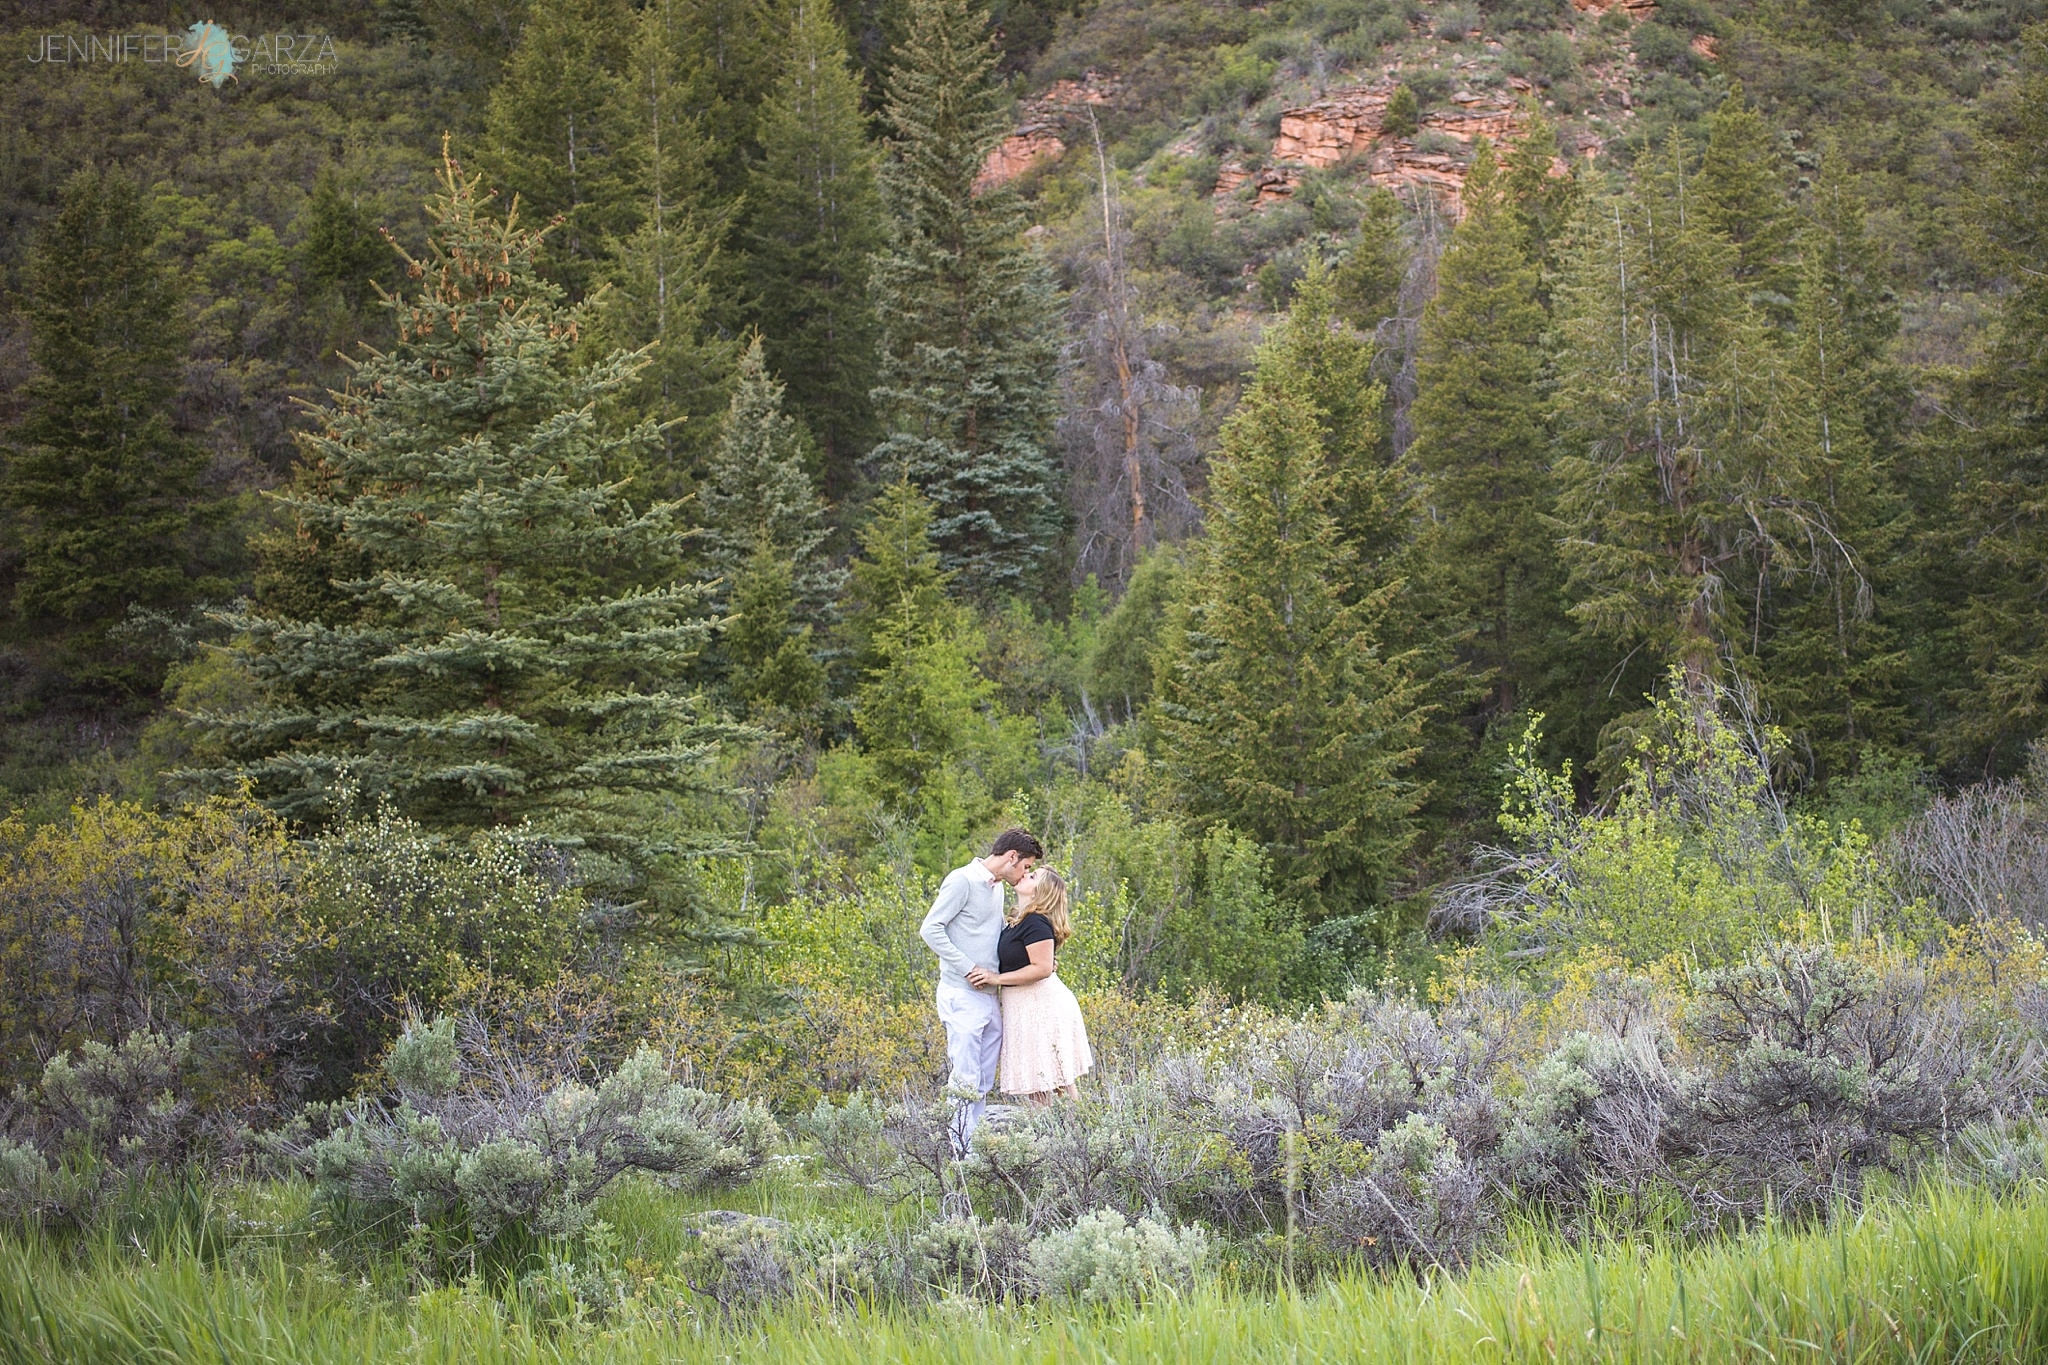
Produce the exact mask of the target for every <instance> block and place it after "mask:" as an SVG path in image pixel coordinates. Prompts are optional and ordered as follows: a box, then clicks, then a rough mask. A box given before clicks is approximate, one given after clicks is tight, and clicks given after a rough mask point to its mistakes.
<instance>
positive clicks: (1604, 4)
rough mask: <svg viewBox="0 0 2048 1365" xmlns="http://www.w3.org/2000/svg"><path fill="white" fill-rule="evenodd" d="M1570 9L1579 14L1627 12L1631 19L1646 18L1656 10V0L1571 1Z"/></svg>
mask: <svg viewBox="0 0 2048 1365" xmlns="http://www.w3.org/2000/svg"><path fill="white" fill-rule="evenodd" d="M1572 8H1573V9H1575V10H1577V11H1579V12H1580V13H1581V14H1605V13H1607V11H1609V10H1611V9H1623V10H1627V11H1628V17H1629V18H1631V19H1642V18H1645V17H1647V16H1648V15H1649V14H1650V13H1651V12H1652V11H1654V10H1655V9H1656V8H1657V0H1572Z"/></svg>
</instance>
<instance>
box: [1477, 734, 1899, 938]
mask: <svg viewBox="0 0 2048 1365" xmlns="http://www.w3.org/2000/svg"><path fill="white" fill-rule="evenodd" d="M1655 714H1656V724H1655V725H1654V726H1653V727H1652V730H1651V732H1650V734H1648V735H1646V736H1645V737H1643V738H1641V739H1639V740H1638V742H1637V747H1636V750H1635V752H1634V754H1633V755H1632V756H1631V757H1630V759H1629V762H1628V766H1627V776H1626V778H1625V780H1624V781H1623V783H1622V785H1621V787H1620V789H1619V790H1618V791H1617V792H1616V793H1615V795H1614V797H1613V798H1612V800H1611V802H1610V803H1609V805H1608V806H1607V807H1606V808H1604V809H1599V810H1596V811H1594V812H1592V813H1590V814H1586V813H1581V812H1580V810H1579V809H1578V806H1577V801H1576V794H1575V792H1574V788H1573V775H1572V769H1571V765H1570V763H1569V762H1568V761H1567V762H1566V763H1565V765H1564V766H1563V767H1562V768H1560V769H1558V770H1555V771H1553V770H1548V769H1545V768H1544V767H1542V766H1541V764H1540V763H1539V762H1538V761H1537V760H1536V758H1535V753H1536V748H1537V743H1538V740H1539V738H1540V732H1539V729H1538V726H1539V725H1540V722H1541V717H1538V718H1537V720H1536V721H1534V722H1532V723H1531V725H1530V727H1529V731H1528V733H1527V734H1526V735H1525V737H1524V740H1523V743H1522V746H1521V747H1520V749H1519V750H1518V751H1517V753H1516V755H1515V759H1514V771H1513V774H1512V777H1511V780H1510V783H1509V787H1508V791H1507V794H1506V799H1505V801H1504V803H1503V809H1502V814H1501V824H1502V826H1503V827H1504V828H1505V829H1506V830H1507V832H1508V833H1509V835H1510V836H1511V837H1512V838H1513V839H1514V840H1515V841H1516V843H1517V844H1518V845H1519V848H1518V860H1517V862H1516V863H1515V864H1514V865H1513V867H1512V868H1511V875H1510V877H1509V878H1507V879H1506V880H1507V881H1508V882H1509V883H1510V884H1511V886H1512V891H1513V896H1512V898H1511V900H1510V902H1509V905H1508V907H1507V910H1506V913H1503V914H1500V915H1499V916H1497V917H1496V918H1495V920H1494V924H1495V927H1496V928H1498V929H1500V930H1502V931H1504V932H1501V933H1500V934H1498V935H1497V936H1496V937H1495V939H1494V941H1495V942H1496V943H1497V944H1498V945H1499V946H1501V947H1502V948H1504V949H1506V950H1507V951H1509V952H1512V953H1514V954H1515V955H1516V956H1517V957H1518V958H1522V959H1527V958H1534V957H1544V958H1548V959H1550V960H1552V961H1556V960H1559V959H1560V958H1561V957H1562V956H1564V955H1567V954H1570V953H1574V952H1579V951H1584V950H1588V949H1595V948H1597V949H1602V950H1605V951H1607V952H1611V953H1613V954H1615V955H1617V956H1618V957H1620V958H1621V959H1624V960H1626V961H1628V962H1631V963H1649V962H1655V961H1658V960H1660V959H1663V958H1667V957H1670V956H1672V955H1673V954H1683V955H1685V956H1687V957H1688V958H1689V959H1691V960H1692V961H1694V962H1696V963H1699V964H1713V963H1720V962H1730V961H1734V960H1737V959H1739V958H1741V957H1742V956H1743V955H1744V954H1745V953H1747V952H1748V951H1749V949H1750V948H1752V947H1753V946H1755V945H1756V944H1757V943H1759V942H1762V941H1763V940H1765V939H1768V938H1773V937H1795V938H1796V937H1803V936H1806V935H1809V934H1810V935H1814V936H1817V937H1834V936H1840V937H1842V938H1845V939H1860V938H1865V937H1871V936H1874V935H1880V934H1888V935H1891V936H1894V937H1897V936H1899V935H1905V936H1908V937H1911V938H1914V939H1924V938H1926V937H1927V936H1929V935H1931V934H1933V933H1935V932H1936V931H1937V928H1938V925H1937V924H1936V922H1935V921H1934V919H1933V917H1932V914H1931V912H1930V911H1928V910H1927V909H1926V908H1925V907H1923V906H1919V905H1916V904H1903V905H1902V904H1901V903H1900V902H1899V900H1898V898H1897V896H1896V895H1895V893H1894V892H1893V890H1892V888H1891V887H1890V886H1889V885H1888V884H1887V882H1886V880H1885V877H1884V873H1883V868H1882V866H1881V864H1880V862H1879V860H1878V859H1877V857H1876V856H1875V854H1874V852H1873V850H1872V848H1871V843H1870V840H1869V839H1868V838H1867V837H1866V836H1865V835H1864V833H1863V831H1862V829H1861V828H1860V827H1859V826H1858V825H1857V824H1856V823H1855V822H1853V821H1851V822H1850V823H1848V824H1846V825H1830V824H1824V823H1822V822H1820V821H1818V820H1815V819H1812V818H1809V817H1805V816H1798V815H1794V814H1793V813H1792V812H1791V811H1790V810H1789V809H1788V807H1787V805H1786V803H1785V802H1784V800H1783V799H1782V797H1780V796H1779V795H1778V794H1777V792H1776V791H1775V789H1774V787H1773V785H1772V773H1771V757H1772V755H1773V754H1775V753H1777V752H1779V751H1781V750H1782V748H1783V746H1784V736H1783V735H1782V734H1780V733H1778V732H1777V731H1775V730H1773V729H1771V728H1769V727H1763V726H1758V727H1753V728H1751V727H1738V725H1737V724H1735V723H1732V722H1731V721H1730V720H1729V718H1728V717H1726V716H1724V715H1723V714H1721V713H1720V712H1719V711H1714V710H1706V709H1699V708H1696V707H1695V706H1694V705H1692V704H1691V703H1688V702H1685V701H1682V700H1679V699H1675V698H1667V699H1665V700H1664V701H1662V702H1660V703H1659V704H1658V706H1657V709H1656V713H1655Z"/></svg>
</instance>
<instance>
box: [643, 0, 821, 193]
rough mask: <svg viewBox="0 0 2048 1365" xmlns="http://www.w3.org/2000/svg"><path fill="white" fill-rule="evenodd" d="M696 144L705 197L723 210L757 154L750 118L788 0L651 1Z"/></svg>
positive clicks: (786, 35)
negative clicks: (699, 143)
mask: <svg viewBox="0 0 2048 1365" xmlns="http://www.w3.org/2000/svg"><path fill="white" fill-rule="evenodd" d="M654 2H655V6H656V7H657V8H660V9H661V10H662V11H663V16H664V17H663V19H662V21H661V26H662V29H663V31H664V34H665V44H666V47H667V51H668V52H669V53H670V55H671V56H672V57H673V58H674V60H675V61H676V63H677V72H678V74H679V76H680V79H681V81H682V84H683V87H684V89H685V90H686V91H687V95H688V105H687V107H688V108H689V109H690V110H692V111H693V113H694V115H695V117H696V119H697V122H698V127H699V129H700V132H701V135H702V137H703V139H704V146H705V162H706V167H707V170H708V172H709V175H710V190H711V194H712V195H713V196H714V198H715V199H717V200H718V201H719V202H721V203H724V204H726V205H731V204H733V203H734V202H735V201H737V200H738V199H739V197H740V196H741V195H742V194H743V193H744V192H745V191H746V188H747V168H748V166H749V165H751V164H752V163H753V162H754V161H756V160H758V159H759V158H760V155H761V142H760V134H759V128H758V126H757V120H758V119H759V117H760V113H761V107H762V105H763V104H764V103H765V102H766V100H767V99H768V96H769V92H770V91H771V90H773V89H774V88H775V83H776V78H777V77H778V76H779V75H781V73H782V71H783V58H784V54H785V52H786V51H787V49H788V45H789V42H790V38H791V35H792V30H793V26H794V24H795V22H796V14H795V12H794V0H654Z"/></svg>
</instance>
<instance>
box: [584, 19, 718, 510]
mask: <svg viewBox="0 0 2048 1365" xmlns="http://www.w3.org/2000/svg"><path fill="white" fill-rule="evenodd" d="M691 12H692V10H691V6H690V5H689V4H688V3H687V2H686V0H653V3H651V4H649V5H648V6H647V7H646V8H645V9H643V10H642V11H641V12H640V16H639V20H638V23H637V26H636V27H635V28H634V31H633V42H632V53H631V56H630V59H629V60H628V62H627V67H626V77H625V82H624V89H623V91H622V92H621V98H620V109H621V114H620V120H621V123H622V125H624V126H625V127H626V128H627V129H628V130H629V131H628V132H627V133H626V135H625V136H626V137H627V140H628V142H629V145H630V146H631V148H632V157H631V169H632V171H633V173H634V183H633V188H632V208H633V211H634V213H635V214H636V215H637V218H638V223H639V225H638V227H636V228H635V229H634V230H633V232H632V234H631V235H630V236H628V237H627V238H625V239H624V240H623V241H618V242H614V243H612V245H611V248H610V253H611V260H610V263H609V266H608V268H607V270H606V275H605V278H606V282H607V283H608V284H609V285H610V288H608V289H607V290H606V291H605V293H604V296H603V298H602V299H601V300H600V301H599V304H598V309H597V313H596V325H597V333H598V337H599V340H600V341H601V342H602V344H604V345H606V346H611V347H619V348H623V349H626V350H639V349H641V348H642V347H647V346H651V347H653V350H652V352H651V353H650V358H649V361H648V364H647V367H646V368H645V369H643V370H642V371H641V372H640V374H639V375H638V376H637V377H636V378H635V379H634V381H633V383H632V386H631V387H630V388H629V389H628V390H627V394H626V400H625V406H626V408H627V409H628V411H629V413H630V415H631V416H632V417H634V418H636V419H645V418H650V417H651V418H655V419H657V420H658V421H660V422H661V423H662V428H661V445H660V448H659V454H658V458H657V460H656V462H655V464H656V467H655V469H654V470H652V471H651V475H652V480H651V481H652V483H653V485H654V487H655V488H657V489H659V490H661V491H662V492H663V493H665V494H671V495H672V494H675V493H679V492H681V491H683V489H684V488H685V487H686V486H687V485H688V483H689V473H690V470H691V467H692V465H693V464H694V462H695V461H696V460H697V459H698V458H700V457H701V456H702V455H703V453H704V452H705V450H706V449H708V448H709V445H710V442H711V441H712V439H713V438H714V436H715V434H716V425H717V423H716V418H717V416H718V413H719V410H720V409H721V408H722V407H723V406H724V404H725V396H726V384H727V381H728V380H729V379H730V377H731V372H732V364H733V359H734V355H733V352H734V348H733V346H732V344H731V343H730V341H728V340H727V339H725V338H724V337H723V336H721V335H720V324H721V321H722V319H724V318H725V317H727V316H728V315H729V314H730V313H731V312H732V310H731V308H730V307H729V306H722V305H721V296H722V293H723V294H729V293H730V291H722V289H721V286H722V283H723V280H724V277H725V275H726V274H727V272H728V271H729V270H730V268H731V266H732V260H731V257H730V255H729V254H728V253H727V252H726V250H725V240H726V238H727V237H728V236H729V235H730V233H731V230H732V212H731V208H730V206H729V205H726V204H724V203H722V202H721V201H720V198H719V196H718V194H717V191H716V187H715V185H714V183H713V179H712V174H711V168H710V161H709V155H710V149H709V143H708V141H707V139H706V138H705V136H704V129H703V119H702V117H701V116H700V113H699V111H698V108H697V100H698V94H697V90H696V85H695V82H694V79H693V74H692V73H693V69H694V68H693V67H692V65H691V63H692V61H693V58H692V56H691V54H690V52H689V51H688V44H687V42H686V39H687V38H688V36H689V29H688V23H687V18H688V16H689V14H690V13H691ZM728 302H729V301H728Z"/></svg>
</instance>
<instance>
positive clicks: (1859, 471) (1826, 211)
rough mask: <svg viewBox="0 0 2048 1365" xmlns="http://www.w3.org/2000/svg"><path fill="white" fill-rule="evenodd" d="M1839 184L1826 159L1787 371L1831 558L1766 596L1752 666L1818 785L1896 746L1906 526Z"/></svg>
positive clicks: (1882, 316)
mask: <svg viewBox="0 0 2048 1365" xmlns="http://www.w3.org/2000/svg"><path fill="white" fill-rule="evenodd" d="M1845 178H1846V177H1845V175H1844V173H1843V171H1842V168H1841V165H1840V161H1839V158H1837V157H1834V156H1832V155H1830V156H1828V157H1826V158H1825V159H1824V160H1823V163H1822V166H1821V167H1820V174H1819V175H1818V176H1817V177H1816V179H1815V183H1814V188H1813V194H1812V196H1811V204H1812V207H1811V210H1810V212H1809V214H1808V216H1807V219H1806V221H1805V223H1804V224H1803V226H1802V229H1801V232H1800V238H1799V271H1798V277H1799V291H1798V297H1797V300H1796V305H1795V308H1794V329H1795V342H1794V346H1795V350H1794V352H1793V360H1792V364H1793V368H1794V369H1795V370H1796V371H1797V372H1798V373H1799V374H1800V375H1801V376H1802V377H1803V379H1804V381H1805V384H1806V387H1807V389H1808V392H1809V393H1810V394H1811V402H1812V404H1813V420H1814V424H1815V425H1814V428H1813V432H1812V435H1813V440H1814V449H1813V450H1812V452H1811V453H1810V456H1809V458H1808V461H1807V476H1806V477H1807V489H1806V496H1807V498H1808V499H1809V500H1810V501H1811V502H1812V503H1813V504H1814V505H1815V506H1816V507H1819V508H1822V509H1824V510H1825V513H1826V517H1827V524H1828V526H1829V527H1830V529H1831V530H1832V532H1833V534H1834V535H1835V536H1836V537H1838V538H1839V539H1840V541H1841V543H1842V550H1843V553H1841V554H1837V555H1831V556H1828V557H1826V558H1824V559H1822V560H1821V561H1820V562H1819V564H1818V565H1817V566H1816V570H1817V571H1815V572H1809V573H1804V574H1799V575H1795V576H1793V577H1792V578H1790V579H1788V580H1787V581H1785V582H1784V583H1782V584H1781V585H1779V586H1778V587H1777V588H1776V590H1775V592H1774V601H1773V604H1772V612H1771V615H1772V620H1771V621H1770V622H1769V623H1768V624H1767V627H1766V630H1767V634H1766V636H1765V644H1764V648H1763V658H1762V659H1761V661H1760V663H1761V668H1760V671H1761V674H1762V677H1763V696H1764V699H1765V700H1766V701H1767V702H1768V703H1769V704H1770V705H1771V707H1772V709H1773V711H1774V712H1775V713H1776V715H1777V717H1778V719H1779V723H1780V724H1781V725H1782V726H1783V727H1784V728H1785V730H1786V731H1787V733H1788V734H1789V735H1791V736H1792V737H1793V739H1794V741H1795V743H1797V744H1798V745H1799V746H1801V748H1802V749H1803V751H1804V758H1805V761H1806V763H1807V766H1808V767H1809V769H1810V770H1811V773H1812V776H1814V777H1815V778H1817V779H1819V780H1822V781H1825V780H1826V779H1827V778H1828V777H1829V776H1832V775H1837V774H1842V773H1846V772H1849V771H1852V770H1853V769H1854V767H1855V766H1856V763H1857V762H1858V760H1859V758H1860V754H1861V751H1862V750H1863V749H1864V748H1865V747H1867V746H1869V745H1872V744H1878V745H1892V746H1898V745H1901V744H1903V742H1904V740H1905V739H1906V737H1907V717H1906V714H1905V709H1904V700H1905V696H1904V694H1905V682H1906V677H1907V669H1908V660H1907V656H1906V654H1905V652H1904V650H1903V649H1902V647H1901V644H1900V641H1899V638H1898V631H1897V628H1896V624H1895V621H1896V608H1895V605H1894V602H1893V600H1892V599H1893V597H1894V591H1893V590H1894V589H1895V588H1897V589H1903V588H1904V586H1905V584H1904V582H1903V581H1902V575H1901V573H1900V569H1899V564H1898V561H1899V560H1900V558H1901V551H1902V550H1904V549H1905V547H1904V545H1903V544H1902V540H1903V533H1904V521H1905V518H1904V513H1903V509H1902V508H1901V507H1900V506H1899V505H1898V500H1897V498H1896V496H1895V495H1894V493H1893V491H1892V488H1891V487H1890V480H1889V479H1888V477H1887V466H1888V464H1889V462H1890V459H1891V455H1892V446H1893V443H1894V439H1895V433H1896V430H1897V426H1898V420H1897V418H1896V416H1895V415H1894V413H1895V411H1896V410H1897V409H1898V408H1899V407H1903V406H1904V400H1905V398H1906V395H1905V394H1904V393H1903V392H1902V391H1901V390H1902V385H1901V384H1900V383H1899V381H1898V376H1897V375H1896V373H1895V371H1894V369H1893V367H1892V366H1891V364H1890V363H1889V361H1888V359H1887V352H1888V350H1889V347H1890V344H1891V341H1892V338H1893V337H1894V336H1895V335H1896V333H1897V331H1898V310H1897V308H1896V307H1895V306H1894V305H1892V304H1891V303H1890V301H1889V297H1888V295H1887V293H1886V292H1885V291H1883V290H1882V288H1881V278H1882V277H1881V271H1880V266H1879V262H1878V259H1877V255H1876V250H1875V247H1874V244H1873V243H1872V242H1871V240H1870V237H1869V235H1868V233H1867V232H1866V230H1865V228H1864V219H1863V210H1862V206H1861V205H1860V203H1858V202H1857V199H1856V197H1855V194H1854V192H1853V188H1852V187H1851V186H1848V185H1845V184H1844V183H1843V181H1844V179H1845Z"/></svg>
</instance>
